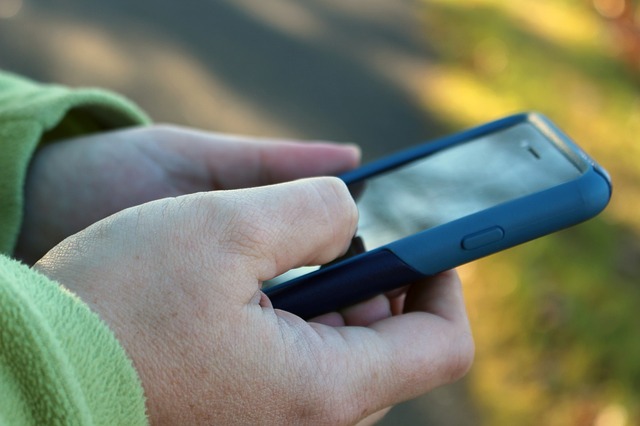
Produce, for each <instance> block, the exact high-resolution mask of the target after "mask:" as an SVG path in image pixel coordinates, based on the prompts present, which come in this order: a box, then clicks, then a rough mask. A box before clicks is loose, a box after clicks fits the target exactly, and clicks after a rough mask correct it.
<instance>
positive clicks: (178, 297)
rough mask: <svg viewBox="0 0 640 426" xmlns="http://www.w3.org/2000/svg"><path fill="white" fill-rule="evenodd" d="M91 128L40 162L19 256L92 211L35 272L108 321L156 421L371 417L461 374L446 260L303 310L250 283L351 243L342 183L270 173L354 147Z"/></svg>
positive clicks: (352, 219)
mask: <svg viewBox="0 0 640 426" xmlns="http://www.w3.org/2000/svg"><path fill="white" fill-rule="evenodd" d="M128 132H131V133H128ZM103 136H104V135H99V136H92V137H90V138H88V139H89V140H86V138H85V139H83V140H74V141H69V142H68V143H67V142H65V143H64V144H62V145H61V146H60V148H55V146H56V145H50V146H49V147H48V148H47V149H49V150H50V151H49V152H48V153H45V154H46V155H47V156H48V157H44V159H43V157H40V158H36V161H35V162H34V165H33V167H32V170H31V176H30V178H29V182H30V184H29V186H28V192H27V197H28V199H29V198H30V199H29V201H28V206H27V215H28V216H29V215H31V218H30V219H29V221H30V222H29V223H28V225H26V226H25V228H24V230H23V235H22V238H21V244H22V246H21V252H22V253H24V254H25V257H27V256H30V255H36V253H38V252H40V251H42V250H47V249H48V248H47V246H48V245H51V244H56V242H57V240H59V239H60V238H61V237H62V238H64V237H67V236H68V235H69V234H71V233H72V232H75V231H76V230H78V228H80V229H82V228H83V227H84V226H85V225H88V224H89V223H91V222H92V221H93V222H95V223H94V224H93V225H90V226H89V227H88V228H86V229H82V230H81V231H80V232H77V233H75V234H73V235H71V236H68V238H66V239H64V240H63V241H62V242H61V243H59V244H57V245H55V246H54V247H53V248H52V249H51V250H50V251H48V253H47V254H46V255H45V256H44V257H42V258H41V259H40V260H39V261H38V262H37V263H36V264H35V266H34V268H36V269H37V270H39V271H40V272H42V273H44V274H46V275H48V276H49V277H50V278H52V279H54V280H56V281H58V282H59V283H61V285H64V286H65V287H66V288H67V289H69V290H70V291H72V292H74V293H75V294H77V295H78V296H79V297H80V298H81V299H83V300H84V301H85V302H86V303H87V304H88V305H89V306H90V307H91V308H92V309H93V310H94V311H95V312H97V313H98V314H99V315H100V316H101V317H102V318H103V319H104V320H105V322H106V323H107V324H108V325H109V326H110V327H111V328H112V330H113V331H114V332H115V334H116V336H117V337H118V339H119V341H120V342H121V344H122V345H123V347H124V348H125V350H126V351H127V353H128V354H129V356H130V357H131V359H132V360H133V363H134V365H135V367H136V369H137V371H138V373H139V375H140V378H141V381H142V385H143V387H144V389H145V394H146V397H147V409H148V413H149V417H150V420H151V422H152V423H153V424H331V425H336V424H337V425H340V424H354V423H356V422H358V421H360V420H363V419H366V420H365V421H368V422H371V421H372V420H374V419H376V418H377V417H379V414H375V413H379V412H380V410H383V409H385V407H389V406H391V405H393V404H396V403H398V402H400V401H403V400H406V399H409V398H413V397H415V396H418V395H420V394H422V393H424V392H427V391H429V390H431V389H433V388H434V387H437V386H440V385H443V384H445V383H449V382H452V381H454V380H456V379H458V378H459V377H461V376H462V375H463V374H464V373H465V372H466V371H467V370H468V368H469V366H470V363H471V361H472V357H473V340H472V338H471V333H470V330H469V324H468V320H467V316H466V312H465V308H464V302H463V298H462V292H461V286H460V282H459V280H458V278H457V275H456V274H455V272H452V271H451V272H447V273H444V274H441V275H439V276H436V277H433V278H430V279H428V280H424V281H422V282H418V283H415V284H413V285H411V286H409V287H408V288H406V289H403V290H401V291H398V292H396V293H394V294H389V295H382V296H379V297H377V298H374V299H372V300H371V301H368V302H364V303H362V304H359V305H358V306H354V307H352V308H349V309H347V310H345V311H343V312H340V313H332V314H328V315H325V316H323V317H321V318H317V319H316V320H315V321H310V322H306V321H303V320H302V319H300V318H298V317H296V316H294V315H292V314H289V313H287V312H284V311H281V310H274V309H273V308H272V306H271V304H270V302H269V300H268V298H267V297H266V296H265V295H264V294H263V293H262V292H261V290H260V287H261V283H262V281H264V280H267V279H270V278H273V277H275V276H277V275H279V274H281V273H283V272H285V271H286V270H288V269H290V268H293V267H297V266H302V265H309V264H322V263H326V262H329V261H330V260H332V259H334V258H335V257H337V256H339V255H340V254H341V253H343V252H344V251H345V250H346V248H347V247H348V244H349V242H350V240H351V237H352V236H353V235H354V233H355V230H356V225H357V210H356V206H355V203H354V202H353V199H352V198H351V196H350V194H349V192H348V190H347V188H346V187H345V185H344V183H342V181H340V180H339V179H336V178H328V177H324V178H313V179H300V180H296V181H293V182H287V183H280V184H272V183H274V182H281V181H288V180H291V179H296V178H300V177H303V176H307V175H314V174H331V173H337V172H339V171H342V170H345V169H348V168H351V167H353V166H355V164H357V160H358V153H357V150H356V149H354V148H353V147H339V146H335V145H328V144H315V145H314V144H312V145H307V144H295V143H281V142H270V143H267V142H264V141H256V140H251V139H247V138H240V139H238V138H229V137H224V136H221V135H215V134H207V133H202V132H193V131H190V130H185V129H177V128H168V127H159V128H152V129H146V130H145V129H138V130H130V131H123V132H117V133H116V134H115V136H116V137H115V139H114V138H113V136H114V134H111V135H107V136H104V137H105V138H107V139H109V140H110V142H104V141H103V140H102V139H101V138H102V137H103ZM93 144H95V145H93ZM129 144H130V145H131V146H128V145H129ZM140 144H142V145H144V147H143V148H141V147H140V146H141V145H140ZM147 144H148V145H147ZM90 145H91V146H96V148H91V147H90ZM56 149H60V150H62V151H60V154H58V153H56V152H51V150H56ZM75 149H77V150H78V151H75ZM93 149H96V150H98V153H97V155H96V153H95V152H93V151H92V150H93ZM119 151H125V153H128V154H129V155H121V154H120V152H119ZM41 154H42V153H40V154H39V155H41ZM58 155H60V157H58V159H57V160H56V157H57V156H58ZM74 155H75V156H74ZM176 156H177V158H174V157H176ZM70 159H73V160H74V161H73V162H72V163H71V162H70ZM105 159H107V161H106V163H104V164H103V163H102V162H103V161H105ZM63 160H64V162H63ZM85 162H86V165H85ZM62 164H75V165H78V166H79V167H81V168H82V169H76V168H74V167H68V166H65V167H63V168H60V166H61V165H62ZM116 165H117V168H116V167H115V166H116ZM50 167H51V168H52V169H49V168H50ZM113 170H121V172H120V173H118V174H117V175H115V174H114V173H113ZM80 172H82V173H80ZM84 174H87V175H86V176H85V175H84ZM74 175H75V176H74ZM133 176H135V177H136V178H135V179H134V178H133ZM44 177H47V178H48V179H49V180H48V181H45V180H41V179H43V178H44ZM80 177H82V178H83V179H79V178H80ZM52 180H53V181H52ZM56 180H59V181H58V182H56ZM143 183H144V184H143ZM270 184H271V185H270ZM40 185H44V186H45V187H47V186H48V187H49V188H48V189H47V190H45V191H42V192H41V191H39V189H38V190H36V188H39V187H40ZM85 185H89V186H90V187H91V188H102V190H101V191H84V190H83V187H84V186H85ZM105 188H117V189H118V190H117V191H116V190H110V191H107V190H105ZM230 188H245V189H233V190H229V189H230ZM72 189H73V190H72ZM211 189H227V190H225V191H210V190H211ZM56 190H57V192H56ZM29 191H34V192H29ZM195 191H203V192H195ZM182 194H185V195H182ZM32 197H33V198H32ZM38 198H43V199H38ZM149 199H156V200H155V201H150V202H147V203H144V204H140V203H143V202H144V201H147V200H149ZM51 202H53V203H54V204H56V205H57V206H56V207H55V208H56V209H59V210H56V213H59V214H62V213H65V212H66V216H62V217H56V218H48V217H38V211H39V208H38V207H36V206H46V205H47V203H51ZM127 204H129V205H131V206H133V207H130V208H125V207H128V206H127ZM29 206H31V207H29ZM121 208H125V209H124V210H122V209H121ZM29 209H31V210H29ZM114 211H116V212H117V213H115V214H111V215H109V214H110V213H113V212H114ZM47 216H51V213H50V212H48V214H47ZM78 221H80V222H78ZM30 226H36V227H39V228H38V232H37V234H41V235H46V236H47V238H44V237H42V238H40V237H38V238H36V237H35V235H29V234H30V231H31V230H30ZM50 227H53V230H51V228H50ZM34 233H35V232H34ZM25 234H26V235H25ZM30 242H33V244H34V246H31V245H30V244H29V243H30ZM372 415H373V416H374V417H370V416H372Z"/></svg>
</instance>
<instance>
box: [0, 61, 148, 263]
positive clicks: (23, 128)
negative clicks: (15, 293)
mask: <svg viewBox="0 0 640 426" xmlns="http://www.w3.org/2000/svg"><path fill="white" fill-rule="evenodd" d="M148 121H149V120H148V118H147V116H146V115H145V114H144V113H143V112H142V111H140V110H139V109H138V108H137V107H136V106H135V105H133V104H132V103H131V102H129V101H127V100H126V99H124V98H122V97H120V96H117V95H115V94H112V93H110V92H106V91H102V90H98V89H75V90H74V89H69V88H66V87H62V86H56V85H43V84H37V83H34V82H32V81H29V80H26V79H23V78H21V77H18V76H15V75H13V74H9V73H4V72H1V71H0V253H6V254H10V253H12V251H13V249H14V247H15V244H16V241H17V238H18V232H19V230H20V224H21V220H22V209H23V195H24V193H23V188H24V182H25V177H26V173H27V168H28V166H29V162H30V160H31V157H32V155H33V152H34V150H35V149H36V147H37V146H38V144H39V143H41V142H42V141H43V140H44V141H46V140H48V139H56V138H62V137H71V136H76V135H80V134H87V133H91V132H95V131H99V130H106V129H114V128H117V127H124V126H131V125H135V124H143V123H147V122H148Z"/></svg>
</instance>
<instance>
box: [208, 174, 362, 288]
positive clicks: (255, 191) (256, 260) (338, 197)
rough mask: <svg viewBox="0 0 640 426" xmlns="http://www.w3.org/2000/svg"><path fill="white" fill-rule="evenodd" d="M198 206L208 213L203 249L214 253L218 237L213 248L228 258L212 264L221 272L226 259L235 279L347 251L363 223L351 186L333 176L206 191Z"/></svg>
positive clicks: (318, 261)
mask: <svg viewBox="0 0 640 426" xmlns="http://www.w3.org/2000/svg"><path fill="white" fill-rule="evenodd" d="M197 210H199V211H204V212H208V213H207V214H206V215H205V217H204V218H203V219H204V220H202V221H201V226H200V228H201V229H197V230H196V234H197V235H198V238H199V239H200V242H201V245H202V246H203V247H206V248H208V249H207V250H203V252H205V253H210V252H211V244H212V241H214V242H215V244H216V247H215V250H214V252H216V253H218V254H223V256H222V257H220V256H218V257H217V258H216V259H211V262H210V264H211V265H213V266H217V268H216V269H218V272H219V270H220V268H219V266H223V265H221V264H220V262H221V261H224V262H225V265H227V267H225V270H227V271H229V272H231V273H232V274H235V277H234V281H239V278H244V281H246V279H247V278H248V279H249V280H253V282H259V281H264V280H267V279H271V278H273V277H275V276H277V275H279V274H281V273H283V272H286V271H287V270H289V269H291V268H294V267H298V266H303V265H317V264H323V263H327V262H329V261H331V260H333V259H334V258H336V257H337V256H339V255H340V254H341V253H343V252H344V251H345V250H346V249H347V247H348V245H349V243H350V241H351V238H352V236H353V235H354V233H355V230H356V225H357V221H358V213H357V208H356V206H355V202H354V201H353V198H352V197H351V195H350V193H349V191H348V189H347V187H346V185H345V184H344V182H343V181H341V180H340V179H337V178H332V177H322V178H311V179H303V180H298V181H293V182H287V183H282V184H277V185H271V186H264V187H258V188H250V189H241V190H234V191H218V192H211V193H206V194H202V197H201V198H200V200H199V205H198V209H197ZM196 226H197V224H196ZM202 228H204V229H202ZM229 256H231V257H232V258H233V259H229ZM228 265H238V267H237V268H234V269H231V268H229V267H228ZM242 273H245V274H249V275H250V276H249V277H247V276H244V277H239V276H238V274H242ZM253 291H254V292H255V288H253Z"/></svg>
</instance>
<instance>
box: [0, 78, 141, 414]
mask: <svg viewBox="0 0 640 426" xmlns="http://www.w3.org/2000/svg"><path fill="white" fill-rule="evenodd" d="M146 122H148V119H147V117H146V116H145V115H144V113H142V112H141V111H140V110H139V109H138V108H137V107H136V106H134V105H132V104H131V103H130V102H128V101H127V100H125V99H123V98H121V97H119V96H117V95H114V94H111V93H108V92H104V91H100V90H95V89H81V90H71V89H68V88H65V87H60V86H53V85H41V84H36V83H33V82H31V81H28V80H25V79H22V78H20V77H17V76H15V75H12V74H9V73H4V72H1V71H0V424H2V425H27V424H29V425H31V424H33V425H58V424H60V425H94V424H103V425H139V424H146V423H147V419H146V415H145V404H144V396H143V391H142V387H141V385H140V381H139V379H138V376H137V374H136V372H135V370H134V369H133V366H132V364H131V361H130V360H129V358H128V357H127V355H126V354H125V352H124V350H123V349H122V347H121V346H120V345H119V343H118V342H117V340H116V339H115V337H114V335H113V333H112V332H111V331H110V330H109V328H108V327H107V326H106V324H105V323H103V322H102V321H101V319H100V318H99V317H98V316H97V315H96V314H95V313H93V312H92V311H90V310H89V308H88V307H87V306H86V305H85V304H84V303H83V302H82V301H80V300H79V299H78V298H77V297H75V296H74V295H72V294H71V293H70V292H68V291H65V290H64V289H63V288H62V287H61V286H60V285H58V284H57V283H55V282H52V281H51V280H49V279H47V278H46V277H44V276H42V275H41V274H38V273H36V272H34V271H33V270H31V269H30V268H28V267H27V266H25V265H23V264H21V263H19V262H17V261H15V260H12V259H11V258H10V256H11V253H12V251H13V249H14V247H15V244H16V240H17V237H18V233H19V231H20V224H21V218H22V209H23V189H24V188H23V187H24V182H25V176H26V173H27V168H28V165H29V161H30V159H31V157H32V155H33V152H34V150H35V149H36V147H37V146H38V144H39V143H41V142H42V141H44V140H47V139H51V140H54V139H56V138H59V137H69V136H74V135H79V134H85V133H89V132H93V131H98V130H101V129H112V128H116V127H122V126H128V125H134V124H142V123H146Z"/></svg>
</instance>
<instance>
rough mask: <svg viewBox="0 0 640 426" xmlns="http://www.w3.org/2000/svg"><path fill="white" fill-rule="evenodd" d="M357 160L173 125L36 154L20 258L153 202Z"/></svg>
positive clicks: (315, 146) (340, 149)
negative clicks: (109, 217) (133, 208)
mask: <svg viewBox="0 0 640 426" xmlns="http://www.w3.org/2000/svg"><path fill="white" fill-rule="evenodd" d="M358 161H359V151H358V150H357V149H356V148H354V147H351V146H338V145H331V144H327V143H304V144H303V143H293V142H284V141H267V140H259V139H255V138H253V139H251V138H246V137H238V136H228V135H221V134H215V133H206V132H200V131H195V130H189V129H184V128H179V127H170V126H152V127H139V128H132V129H125V130H119V131H114V132H108V133H101V134H95V135H91V136H86V137H81V138H77V139H72V140H67V141H58V142H56V143H53V144H50V145H46V146H44V147H43V148H41V149H40V150H38V152H37V153H36V155H35V157H34V159H33V161H32V165H31V167H30V169H29V176H28V179H27V187H26V191H25V198H26V199H25V217H24V222H23V227H22V232H21V234H20V238H19V242H18V247H17V252H16V256H17V257H20V258H22V259H23V260H24V261H26V262H28V263H30V264H32V263H34V262H35V261H36V260H37V259H39V258H40V257H41V256H42V255H43V254H44V253H46V252H47V251H48V250H49V249H51V248H52V247H53V246H54V245H56V244H57V243H59V242H60V241H62V240H63V239H64V238H66V237H68V236H69V235H71V234H74V233H76V232H78V231H80V230H81V229H84V228H85V227H87V226H89V225H90V224H92V223H94V222H97V221H98V220H100V219H103V218H105V217H107V216H109V215H111V214H113V213H115V212H118V211H120V210H122V209H125V208H127V207H131V206H135V205H138V204H142V203H145V202H147V201H152V200H156V199H160V198H165V197H174V196H178V195H183V194H189V193H194V192H200V191H210V190H215V189H235V188H242V187H248V186H257V185H265V184H271V183H277V182H283V181H288V180H292V179H298V178H302V177H308V176H317V175H334V174H337V173H340V172H343V171H346V170H349V169H351V168H353V167H355V166H356V165H357V164H358Z"/></svg>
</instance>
